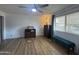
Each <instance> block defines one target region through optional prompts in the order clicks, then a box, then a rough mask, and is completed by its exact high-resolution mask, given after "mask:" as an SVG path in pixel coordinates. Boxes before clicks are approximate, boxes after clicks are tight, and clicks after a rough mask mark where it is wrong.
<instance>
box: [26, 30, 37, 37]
mask: <svg viewBox="0 0 79 59" xmlns="http://www.w3.org/2000/svg"><path fill="white" fill-rule="evenodd" d="M35 37H36V29H25V38H35Z"/></svg>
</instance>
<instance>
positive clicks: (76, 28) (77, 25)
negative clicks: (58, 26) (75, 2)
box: [66, 12, 79, 35]
mask: <svg viewBox="0 0 79 59" xmlns="http://www.w3.org/2000/svg"><path fill="white" fill-rule="evenodd" d="M66 28H67V29H66V31H67V32H69V33H73V34H78V35H79V12H77V13H73V14H70V15H67V24H66Z"/></svg>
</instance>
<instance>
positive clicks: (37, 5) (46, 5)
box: [34, 4, 49, 13]
mask: <svg viewBox="0 0 79 59" xmlns="http://www.w3.org/2000/svg"><path fill="white" fill-rule="evenodd" d="M48 6H49V5H48V4H34V8H35V9H36V10H37V11H38V12H40V13H43V11H42V10H41V9H42V8H45V7H48Z"/></svg>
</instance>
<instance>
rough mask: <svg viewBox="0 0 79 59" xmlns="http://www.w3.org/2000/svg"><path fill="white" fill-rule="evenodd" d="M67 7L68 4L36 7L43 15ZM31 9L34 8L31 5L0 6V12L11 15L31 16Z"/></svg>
mask: <svg viewBox="0 0 79 59" xmlns="http://www.w3.org/2000/svg"><path fill="white" fill-rule="evenodd" d="M67 6H69V4H49V6H47V7H44V8H39V7H38V6H37V7H38V9H39V10H41V11H43V13H54V12H56V11H58V10H61V9H63V8H65V7H67ZM32 8H34V5H33V4H7V5H6V4H0V10H2V11H4V12H6V13H12V14H33V12H32V11H31V10H32ZM36 13H39V12H36Z"/></svg>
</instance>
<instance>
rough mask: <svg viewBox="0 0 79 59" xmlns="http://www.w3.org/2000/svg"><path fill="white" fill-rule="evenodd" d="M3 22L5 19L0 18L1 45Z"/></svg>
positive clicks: (0, 40)
mask: <svg viewBox="0 0 79 59" xmlns="http://www.w3.org/2000/svg"><path fill="white" fill-rule="evenodd" d="M2 21H3V18H2V16H0V44H1V42H2V23H3V22H2Z"/></svg>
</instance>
